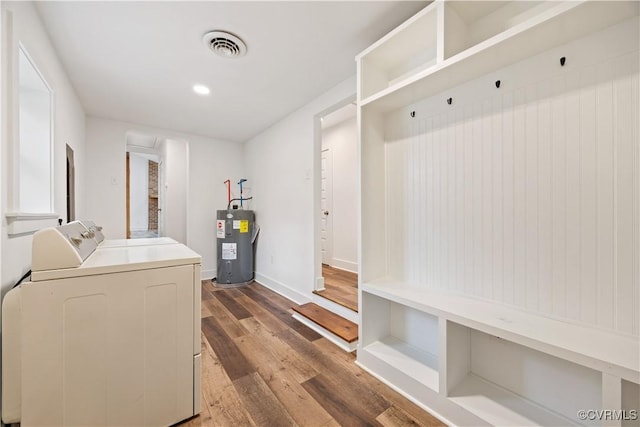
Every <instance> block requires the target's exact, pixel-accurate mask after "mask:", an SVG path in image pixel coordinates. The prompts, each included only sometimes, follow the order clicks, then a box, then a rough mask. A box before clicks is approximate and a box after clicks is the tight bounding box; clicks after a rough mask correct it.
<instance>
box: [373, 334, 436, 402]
mask: <svg viewBox="0 0 640 427" xmlns="http://www.w3.org/2000/svg"><path fill="white" fill-rule="evenodd" d="M365 351H367V352H368V353H369V354H370V355H371V356H373V357H376V358H378V359H379V360H381V361H382V362H385V363H387V364H388V365H389V366H392V367H394V368H395V369H397V370H399V371H400V372H403V373H404V374H406V375H409V376H411V377H413V378H414V379H415V380H416V381H418V382H420V383H422V384H424V385H425V386H427V387H429V388H430V389H431V390H434V391H438V388H439V385H438V381H439V374H438V359H437V356H435V355H433V354H431V353H428V352H426V351H424V350H421V349H419V348H416V347H414V346H412V345H411V344H408V343H406V342H404V341H402V340H400V339H398V338H396V337H394V336H387V337H384V338H381V339H380V340H379V341H375V342H374V343H372V344H369V345H368V346H367V347H366V348H365Z"/></svg>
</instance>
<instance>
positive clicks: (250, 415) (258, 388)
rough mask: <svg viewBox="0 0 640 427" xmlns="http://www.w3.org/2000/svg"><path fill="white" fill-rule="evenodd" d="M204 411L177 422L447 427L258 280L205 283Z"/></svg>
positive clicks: (268, 426) (269, 426) (276, 426)
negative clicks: (227, 285) (239, 284)
mask: <svg viewBox="0 0 640 427" xmlns="http://www.w3.org/2000/svg"><path fill="white" fill-rule="evenodd" d="M202 283H203V284H202V396H201V402H202V410H201V413H200V415H199V416H197V417H194V418H192V419H190V420H187V421H185V422H183V423H181V424H179V425H180V426H184V427H192V426H234V427H238V426H257V427H260V426H265V427H281V426H296V425H297V426H303V427H304V426H425V427H428V426H442V425H443V424H442V423H441V422H440V421H439V420H437V419H436V418H434V417H433V416H432V415H430V414H429V413H427V412H425V411H423V410H422V409H420V408H419V407H418V406H416V405H414V404H413V403H411V402H410V401H408V400H407V399H405V398H404V397H402V396H401V395H399V394H398V393H396V392H395V391H393V390H391V389H390V388H389V387H387V386H385V385H384V384H382V383H381V382H380V381H378V380H376V379H375V378H374V377H372V376H371V375H369V374H368V373H366V372H364V371H363V370H362V369H360V368H359V367H358V366H357V365H356V364H355V363H354V360H355V356H354V355H353V354H351V353H346V352H343V351H342V350H340V349H339V348H338V347H336V346H335V345H333V344H332V343H331V342H329V341H327V340H326V339H325V338H322V337H320V335H318V334H317V333H316V332H314V331H312V330H311V329H309V328H307V327H306V326H304V325H302V324H301V323H300V322H297V321H296V320H294V319H292V318H291V314H292V310H290V307H291V301H289V300H287V299H285V298H284V297H282V296H280V295H278V294H276V293H274V292H271V291H269V290H268V289H266V288H264V287H262V286H261V285H258V284H256V283H253V284H251V285H249V286H247V287H244V288H236V289H223V288H215V287H214V286H213V285H212V284H211V282H210V281H203V282H202Z"/></svg>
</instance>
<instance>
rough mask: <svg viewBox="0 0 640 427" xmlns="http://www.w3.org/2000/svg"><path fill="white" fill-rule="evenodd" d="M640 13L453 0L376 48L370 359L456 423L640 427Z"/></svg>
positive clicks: (365, 236) (368, 205) (369, 84)
mask: <svg viewBox="0 0 640 427" xmlns="http://www.w3.org/2000/svg"><path fill="white" fill-rule="evenodd" d="M639 6H640V2H636V1H633V2H597V1H542V2H527V1H525V2H522V1H513V2H506V1H503V2H473V1H447V0H444V1H440V0H437V1H434V2H433V3H431V4H430V5H429V6H427V7H426V8H425V9H424V10H422V11H421V12H419V13H418V14H417V15H416V16H414V17H412V18H411V19H409V20H408V21H407V22H405V23H404V24H402V25H401V26H399V27H398V28H396V29H395V30H394V31H392V32H391V33H389V34H388V35H387V36H385V37H384V38H382V39H381V40H379V41H378V42H376V43H375V44H374V45H372V46H371V47H370V48H368V49H366V50H365V51H364V52H362V53H361V54H360V55H359V56H358V57H357V64H358V123H359V131H360V161H361V167H360V170H361V183H360V184H361V200H360V212H361V230H360V248H359V249H360V254H361V255H360V256H361V259H360V263H359V265H360V271H359V281H360V282H359V298H360V300H359V302H360V304H359V307H360V315H361V319H360V324H359V328H360V331H359V337H360V341H359V344H358V352H357V363H358V364H359V365H360V366H362V367H363V368H365V369H366V370H367V371H369V372H370V373H372V374H373V375H375V376H376V377H378V378H380V379H381V380H382V381H384V382H385V383H386V384H388V385H389V386H391V387H392V388H394V389H396V390H397V391H399V392H400V393H402V394H404V395H405V396H407V397H408V398H410V399H411V400H413V401H414V402H416V403H417V404H419V405H420V406H422V407H424V408H425V409H427V410H429V411H431V412H432V413H434V414H435V415H436V416H438V417H440V418H441V419H443V420H444V421H445V422H447V423H450V424H453V425H514V426H515V425H517V426H522V425H547V426H557V425H622V426H627V425H635V426H638V425H640V418H639V416H640V385H639V384H640V341H639V335H640V142H639V138H640V125H639V123H640V107H639V104H640V86H639V80H640V79H639V62H640V58H639V44H640V42H639V40H640V20H639V18H638V13H639Z"/></svg>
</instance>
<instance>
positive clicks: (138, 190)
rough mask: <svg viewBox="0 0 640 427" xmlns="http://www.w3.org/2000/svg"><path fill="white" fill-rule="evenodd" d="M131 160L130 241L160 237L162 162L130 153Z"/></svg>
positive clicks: (150, 155)
mask: <svg viewBox="0 0 640 427" xmlns="http://www.w3.org/2000/svg"><path fill="white" fill-rule="evenodd" d="M127 158H128V161H127V177H128V178H127V192H126V193H127V195H128V200H127V202H128V203H127V206H128V208H127V209H128V218H129V221H128V226H127V234H128V238H130V239H139V238H149V237H159V233H158V211H159V209H160V208H159V196H158V162H159V158H158V156H157V155H155V154H147V153H136V152H128V153H127Z"/></svg>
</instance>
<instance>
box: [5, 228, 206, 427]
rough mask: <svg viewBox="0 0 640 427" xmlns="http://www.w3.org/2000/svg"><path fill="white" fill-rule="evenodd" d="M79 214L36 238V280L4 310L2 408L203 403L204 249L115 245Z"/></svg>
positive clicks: (143, 415)
mask: <svg viewBox="0 0 640 427" xmlns="http://www.w3.org/2000/svg"><path fill="white" fill-rule="evenodd" d="M96 248H97V243H96V240H95V239H93V238H91V237H89V235H87V234H86V228H84V226H82V224H80V223H71V224H67V225H64V226H61V227H58V228H50V229H44V230H41V231H39V232H37V233H36V234H35V235H34V238H33V249H32V255H33V259H32V271H33V272H32V279H31V281H30V282H26V283H22V284H21V285H19V286H18V287H16V288H14V289H13V290H11V291H9V292H8V293H7V294H6V296H5V298H4V300H3V312H2V374H3V378H2V419H3V421H4V422H5V423H16V422H20V423H21V425H22V426H41V425H55V426H62V425H83V426H106V425H118V426H124V425H128V426H151V425H153V426H159V425H165V426H166V425H172V424H175V423H177V422H180V421H182V420H185V419H187V418H190V417H191V416H193V415H196V414H198V413H199V412H200V264H201V258H200V256H199V255H198V254H197V253H195V252H193V251H192V250H191V249H189V248H187V247H186V246H184V245H182V244H164V245H151V246H130V247H111V248H101V249H100V250H96Z"/></svg>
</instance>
